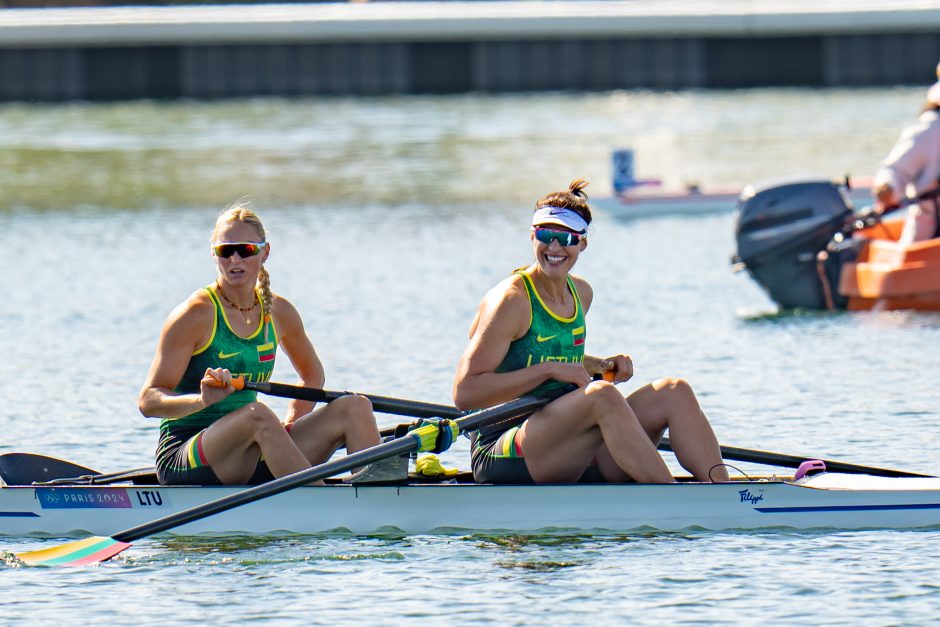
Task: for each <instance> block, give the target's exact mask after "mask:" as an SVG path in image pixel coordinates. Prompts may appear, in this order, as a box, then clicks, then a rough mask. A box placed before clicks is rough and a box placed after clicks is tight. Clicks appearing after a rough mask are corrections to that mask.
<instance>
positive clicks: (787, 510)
mask: <svg viewBox="0 0 940 627" xmlns="http://www.w3.org/2000/svg"><path fill="white" fill-rule="evenodd" d="M754 509H755V510H757V511H758V512H760V513H761V514H791V513H801V512H877V511H896V510H903V509H940V503H909V504H899V505H819V506H815V507H755V508H754Z"/></svg>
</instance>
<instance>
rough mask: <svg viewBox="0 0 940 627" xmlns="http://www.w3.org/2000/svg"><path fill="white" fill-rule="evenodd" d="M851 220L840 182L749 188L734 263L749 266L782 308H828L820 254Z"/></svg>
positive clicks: (792, 182)
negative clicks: (819, 266) (820, 274)
mask: <svg viewBox="0 0 940 627" xmlns="http://www.w3.org/2000/svg"><path fill="white" fill-rule="evenodd" d="M852 218H853V208H852V202H851V201H850V200H849V197H848V190H847V189H846V187H845V185H843V184H841V183H833V182H831V181H827V180H805V179H804V180H788V181H772V182H769V183H763V184H761V185H759V186H756V187H755V186H748V187H746V188H745V189H744V191H743V192H741V197H740V198H739V199H738V205H737V219H736V223H735V239H736V240H737V246H738V250H737V254H736V255H735V256H734V258H733V259H732V262H733V263H734V265H735V268H736V269H740V268H742V267H743V268H746V269H747V271H748V273H749V274H750V275H751V277H752V278H753V279H754V280H755V281H757V283H758V284H759V285H760V286H761V287H762V288H764V290H765V291H766V292H767V293H768V294H769V295H770V297H771V298H772V299H773V300H774V302H776V303H777V304H778V305H780V307H782V308H784V309H791V308H796V307H805V308H810V309H825V308H826V298H825V295H824V293H823V284H822V281H821V280H820V278H819V270H818V267H817V262H816V255H817V254H818V253H819V251H821V250H823V249H825V248H826V245H827V244H828V243H829V241H830V240H831V239H832V236H833V235H835V234H836V233H837V232H839V231H841V230H843V228H844V227H845V226H846V225H847V224H849V223H851V222H852Z"/></svg>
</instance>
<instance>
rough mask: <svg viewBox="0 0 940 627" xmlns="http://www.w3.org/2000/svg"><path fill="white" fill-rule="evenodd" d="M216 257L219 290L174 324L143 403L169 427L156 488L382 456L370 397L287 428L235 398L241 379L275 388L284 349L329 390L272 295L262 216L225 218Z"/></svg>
mask: <svg viewBox="0 0 940 627" xmlns="http://www.w3.org/2000/svg"><path fill="white" fill-rule="evenodd" d="M211 252H212V255H213V258H214V260H215V265H216V270H217V276H216V279H215V281H214V282H213V283H212V284H210V285H208V286H206V287H204V288H202V289H199V290H197V291H196V292H194V293H193V294H191V295H190V296H189V297H188V298H187V299H186V300H185V301H183V302H182V303H180V304H179V305H178V306H177V307H176V308H175V309H174V310H173V311H172V313H170V315H169V317H168V318H167V320H166V322H165V323H164V325H163V329H162V331H161V333H160V339H159V343H158V345H157V350H156V356H155V357H154V360H153V363H152V365H151V367H150V372H149V374H148V375H147V380H146V382H145V383H144V386H143V389H142V390H141V392H140V397H139V399H138V404H139V407H140V411H141V413H143V414H144V415H145V416H149V417H157V418H161V419H162V420H161V423H160V440H159V445H158V448H157V454H156V458H157V460H156V462H157V463H156V467H157V476H158V478H159V480H160V482H161V483H163V484H202V485H212V484H219V483H222V484H246V483H260V482H263V481H266V480H270V479H271V478H273V477H281V476H284V475H288V474H291V473H294V472H297V471H299V470H303V469H305V468H309V467H310V465H311V464H315V463H319V462H322V461H325V460H326V459H328V458H329V457H330V456H331V455H332V454H333V452H334V451H335V450H336V449H337V448H338V447H339V446H340V445H341V444H342V443H343V442H345V447H346V450H347V451H349V452H354V451H358V450H361V449H364V448H367V447H370V446H374V445H375V444H378V442H379V432H378V428H377V427H376V421H375V416H374V414H373V413H372V406H371V404H370V403H369V401H368V399H366V398H365V397H362V396H355V395H349V396H343V397H342V398H340V399H338V400H335V401H333V402H331V403H329V404H328V405H326V406H324V407H320V408H318V409H314V407H313V404H312V403H310V402H307V401H296V400H295V401H292V402H291V404H290V405H289V408H288V412H287V416H286V420H285V422H284V423H283V424H282V422H281V421H280V419H279V418H278V417H277V416H276V415H275V413H274V412H273V411H272V410H271V409H270V408H268V407H267V406H265V405H264V404H262V403H260V402H258V401H257V400H256V395H257V392H252V391H247V390H241V391H235V388H234V387H233V385H232V378H233V376H242V377H245V379H246V380H251V381H255V382H264V381H267V380H268V379H270V377H271V372H272V370H273V368H274V357H275V353H276V351H277V349H278V348H280V349H282V350H283V351H284V352H285V353H286V354H287V356H288V358H289V359H290V362H291V364H292V365H293V367H294V370H295V371H296V372H297V374H298V376H299V377H300V380H301V382H302V385H306V386H312V387H322V385H323V382H324V369H323V366H322V364H321V362H320V359H319V357H318V356H317V353H316V351H315V350H314V347H313V345H312V343H311V342H310V339H309V338H308V336H307V333H306V331H305V329H304V325H303V321H302V320H301V317H300V315H299V313H298V312H297V310H296V309H295V308H294V306H293V305H292V304H291V303H290V301H288V300H287V299H286V298H284V297H283V296H280V295H279V294H276V293H274V292H272V291H271V287H270V277H269V275H268V272H267V270H266V269H265V267H264V262H265V261H266V260H267V259H268V256H269V255H270V254H271V244H270V242H269V241H268V240H267V237H266V235H265V229H264V226H263V225H262V223H261V220H260V218H259V217H258V215H257V214H256V213H254V212H253V211H252V210H251V209H250V208H249V207H248V206H247V205H244V204H236V205H233V206H231V207H229V208H228V209H226V210H224V211H223V212H222V213H221V214H220V215H219V217H218V219H217V221H216V224H215V228H214V230H213V232H212V239H211Z"/></svg>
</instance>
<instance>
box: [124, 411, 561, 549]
mask: <svg viewBox="0 0 940 627" xmlns="http://www.w3.org/2000/svg"><path fill="white" fill-rule="evenodd" d="M550 400H552V399H551V398H550V397H542V398H537V397H534V396H524V397H522V398H518V399H516V400H514V401H510V402H508V403H503V404H502V405H497V406H496V407H491V408H489V409H484V410H481V411H477V412H473V413H471V414H467V415H466V416H465V417H463V418H460V419H458V420H457V421H456V423H457V427H458V429H459V430H460V432H461V433H463V432H464V431H474V430H476V429H478V428H480V427H482V426H485V425H487V424H489V423H491V422H497V421H503V420H506V419H508V418H511V417H514V416H521V415H523V414H528V413H531V412H533V411H535V410H536V409H538V408H539V407H541V406H542V405H545V404H546V403H548V402H549V401H550ZM419 446H420V445H419V443H418V441H417V440H416V439H415V438H414V437H412V436H410V435H406V436H404V437H401V438H398V439H395V440H392V441H391V442H385V443H384V444H379V445H377V446H373V447H371V448H368V449H365V450H362V451H359V452H357V453H353V454H351V455H347V456H346V457H343V458H341V459H337V460H335V461H329V462H325V463H323V464H318V465H316V466H313V467H312V468H307V469H305V470H301V471H299V472H295V473H294V474H291V475H287V476H286V477H281V478H279V479H275V480H274V481H270V482H268V483H263V484H261V485H259V486H255V487H253V488H248V489H246V490H242V491H240V492H236V493H234V494H230V495H228V496H224V497H222V498H220V499H216V500H214V501H210V502H208V503H205V504H203V505H197V506H196V507H192V508H190V509H187V510H183V511H182V512H177V513H175V514H171V515H169V516H164V517H163V518H158V519H157V520H154V521H152V522H149V523H145V524H143V525H138V526H137V527H132V528H130V529H127V530H125V531H122V532H120V533H117V534H115V535H113V536H112V538H113V539H115V540H117V541H119V542H132V541H134V540H137V539H139V538H143V537H146V536H149V535H153V534H155V533H160V532H161V531H166V530H167V529H172V528H174V527H178V526H180V525H185V524H186V523H189V522H192V521H194V520H199V519H201V518H205V517H207V516H211V515H213V514H218V513H220V512H224V511H226V510H229V509H232V508H234V507H238V506H240V505H245V504H247V503H251V502H253V501H258V500H260V499H263V498H266V497H269V496H274V495H276V494H280V493H281V492H286V491H288V490H291V489H293V488H297V487H300V486H302V485H304V484H307V483H312V482H314V481H319V480H321V479H326V478H327V477H332V476H334V475H338V474H340V473H343V472H347V471H350V470H352V469H353V468H358V467H360V466H365V465H367V464H371V463H373V462H377V461H379V460H382V459H386V458H389V457H393V456H395V455H404V454H406V453H410V452H411V451H413V450H416V449H417V448H418V447H419Z"/></svg>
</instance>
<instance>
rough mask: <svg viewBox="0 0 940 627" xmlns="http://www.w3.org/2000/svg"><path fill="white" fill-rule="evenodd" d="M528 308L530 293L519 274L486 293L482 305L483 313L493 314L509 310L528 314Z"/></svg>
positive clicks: (506, 279) (507, 278)
mask: <svg viewBox="0 0 940 627" xmlns="http://www.w3.org/2000/svg"><path fill="white" fill-rule="evenodd" d="M528 306H529V293H528V292H527V291H526V288H525V282H524V281H523V279H522V277H521V276H519V275H518V274H514V275H512V276H509V277H506V278H505V279H503V280H502V281H500V282H499V283H497V284H496V285H495V286H494V287H493V288H492V289H491V290H490V291H489V292H487V293H486V296H484V297H483V302H482V303H480V309H481V311H482V310H488V311H491V312H493V313H496V312H502V311H507V310H508V311H515V310H519V311H523V312H527V310H528ZM526 315H528V314H527V313H526Z"/></svg>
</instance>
